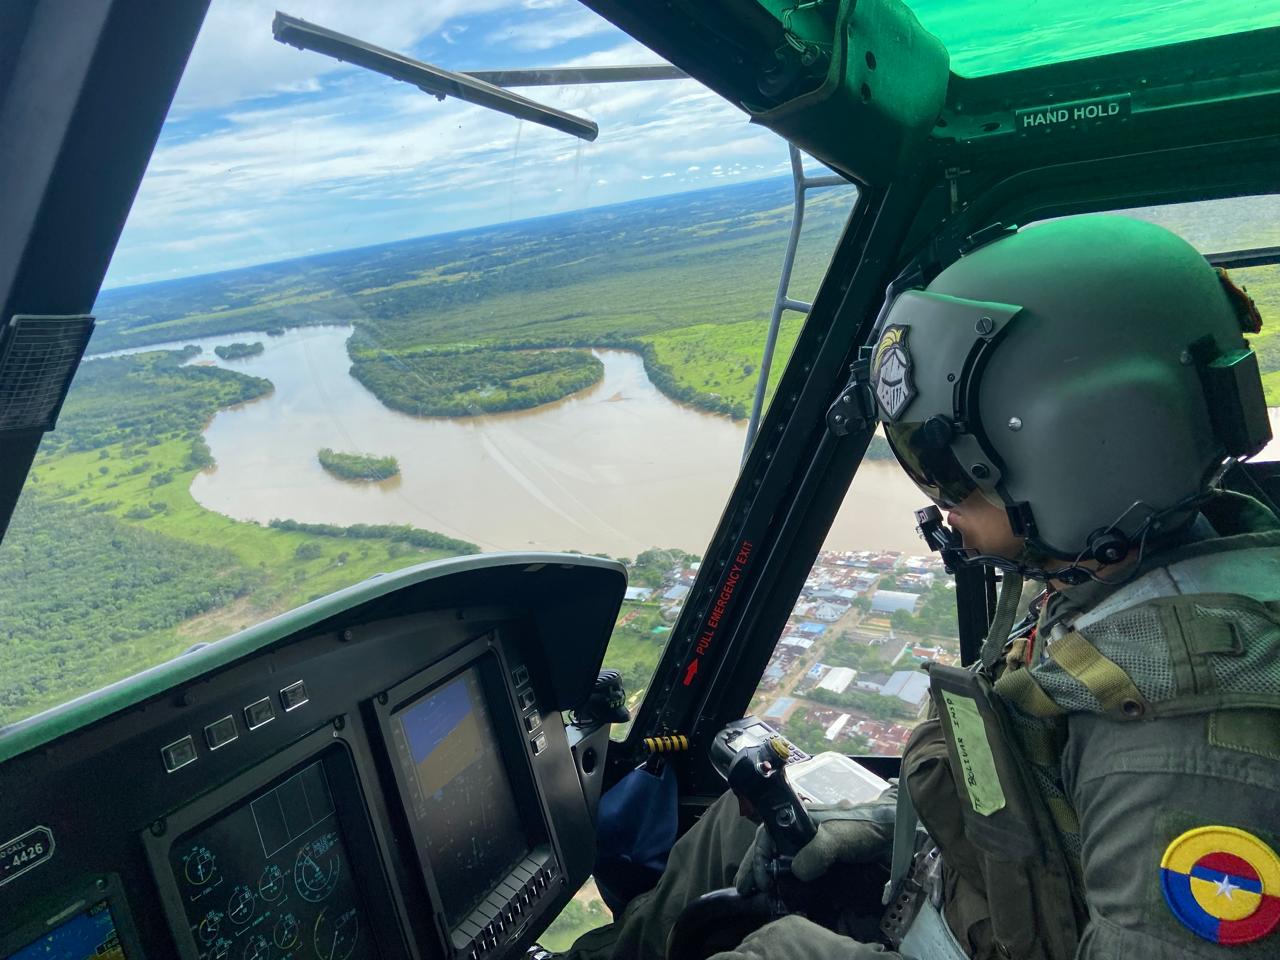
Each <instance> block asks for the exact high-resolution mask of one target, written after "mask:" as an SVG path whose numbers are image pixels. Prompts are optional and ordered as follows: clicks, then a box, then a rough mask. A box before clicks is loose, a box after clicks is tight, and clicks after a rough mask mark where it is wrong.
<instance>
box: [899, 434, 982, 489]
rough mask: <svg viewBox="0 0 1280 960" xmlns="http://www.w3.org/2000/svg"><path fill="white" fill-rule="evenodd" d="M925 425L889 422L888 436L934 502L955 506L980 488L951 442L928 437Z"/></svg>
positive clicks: (904, 465) (911, 472)
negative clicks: (937, 441) (939, 441)
mask: <svg viewBox="0 0 1280 960" xmlns="http://www.w3.org/2000/svg"><path fill="white" fill-rule="evenodd" d="M921 427H922V424H921V423H918V422H915V423H886V424H884V435H885V439H887V440H888V441H889V448H890V449H891V450H893V455H894V456H895V457H897V458H898V463H900V464H901V465H902V469H903V470H905V471H907V476H909V477H910V478H911V480H912V482H913V483H915V485H916V486H917V487H919V488H920V490H921V491H922V492H923V493H924V495H925V496H927V497H928V498H929V499H930V500H932V501H933V502H934V503H936V504H938V505H939V506H941V507H954V506H956V505H957V504H958V503H960V502H961V501H962V500H964V499H965V497H967V496H969V494H971V493H973V491H974V490H976V489H977V488H978V485H977V484H976V483H974V482H973V478H972V477H970V476H969V473H968V471H967V470H965V469H964V467H962V466H961V465H960V461H959V460H957V459H956V455H955V453H954V452H953V451H952V449H951V445H950V444H942V445H938V444H936V443H930V442H929V441H928V440H927V439H926V435H925V431H923V430H922V429H921Z"/></svg>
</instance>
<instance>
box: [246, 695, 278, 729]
mask: <svg viewBox="0 0 1280 960" xmlns="http://www.w3.org/2000/svg"><path fill="white" fill-rule="evenodd" d="M275 718H276V710H275V707H273V706H271V698H270V697H263V698H262V699H261V700H259V701H258V702H257V703H251V704H249V705H248V706H247V707H245V708H244V723H245V726H246V727H248V728H249V729H250V730H257V729H258V728H259V727H261V726H262V725H263V724H267V723H270V722H271V721H272V720H274V719H275Z"/></svg>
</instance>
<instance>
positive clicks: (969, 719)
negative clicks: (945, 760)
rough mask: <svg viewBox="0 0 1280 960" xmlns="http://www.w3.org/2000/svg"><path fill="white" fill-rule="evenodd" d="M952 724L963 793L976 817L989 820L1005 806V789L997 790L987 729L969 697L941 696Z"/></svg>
mask: <svg viewBox="0 0 1280 960" xmlns="http://www.w3.org/2000/svg"><path fill="white" fill-rule="evenodd" d="M942 700H943V702H944V703H945V704H946V706H947V717H948V719H949V720H950V721H951V735H952V736H953V737H954V738H955V743H956V753H957V754H959V756H960V768H961V771H962V772H963V773H964V786H965V791H966V792H967V793H968V794H969V804H970V806H972V807H973V810H974V812H975V813H980V814H982V816H984V817H989V816H991V815H992V814H993V813H995V812H996V811H998V810H1003V809H1004V805H1005V800H1004V788H1003V787H1001V786H1000V774H999V773H997V772H996V761H995V758H994V757H993V756H992V755H991V744H990V742H989V741H988V740H987V725H986V724H985V723H984V722H983V720H982V714H981V713H979V712H978V705H977V703H975V702H974V700H973V698H972V697H966V696H962V695H960V694H956V693H952V692H951V691H949V690H944V691H943V692H942Z"/></svg>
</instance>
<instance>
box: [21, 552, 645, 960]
mask: <svg viewBox="0 0 1280 960" xmlns="http://www.w3.org/2000/svg"><path fill="white" fill-rule="evenodd" d="M548 559H553V560H555V561H556V562H554V563H548V562H547V561H548ZM433 566H435V567H438V568H439V569H436V570H433V571H431V572H430V574H429V575H424V576H421V577H416V578H409V579H408V581H407V582H405V583H404V584H403V586H402V587H399V588H395V589H387V586H388V585H387V584H381V585H379V589H364V590H361V589H353V591H351V593H350V596H348V597H347V598H345V599H346V601H347V602H345V603H336V604H335V603H330V604H328V605H327V609H325V610H323V611H321V612H320V614H318V615H313V616H312V617H311V618H310V620H311V621H312V622H307V618H306V617H302V618H294V622H295V625H297V626H298V629H297V630H295V631H294V632H292V633H289V632H288V631H280V630H277V631H276V634H277V636H276V637H275V638H274V639H265V640H264V639H263V638H262V637H261V636H259V637H257V638H253V642H252V643H251V644H248V643H247V644H243V646H244V647H246V648H249V649H246V650H245V654H244V655H243V656H240V657H228V656H227V655H226V650H223V651H220V654H221V655H220V656H218V657H213V656H212V655H206V657H205V658H202V659H206V660H210V661H213V660H216V661H217V663H218V665H217V666H215V667H211V668H210V669H207V670H201V669H199V661H193V663H192V664H191V665H190V666H188V667H187V668H186V669H185V670H182V671H178V673H177V675H176V677H175V678H174V679H173V681H172V682H170V681H165V682H163V683H157V682H155V679H154V678H147V677H145V676H144V677H143V678H142V679H141V680H135V681H132V682H134V683H141V684H143V685H144V688H145V689H146V690H147V691H149V693H150V695H148V696H141V695H139V692H138V691H137V690H136V689H134V690H132V691H124V692H125V693H129V694H130V695H131V697H132V700H133V702H131V703H128V704H127V705H126V706H124V707H120V708H117V709H99V710H98V714H99V716H98V717H97V719H96V720H91V721H89V722H84V723H81V724H80V725H79V726H75V727H74V728H72V729H69V730H67V731H66V732H64V733H62V734H61V735H59V736H55V737H48V736H47V730H46V731H39V732H40V733H45V734H46V739H45V740H43V741H42V742H38V743H36V744H35V745H34V746H32V747H31V748H30V749H27V750H24V751H22V752H20V753H18V754H17V755H15V756H11V757H9V758H7V759H5V760H4V761H3V762H2V763H0V793H3V795H4V796H5V797H6V803H5V805H4V807H3V809H0V837H4V836H13V837H14V840H13V841H9V842H7V843H6V844H5V845H4V846H3V847H0V853H3V855H4V856H5V857H6V863H8V861H9V860H12V861H13V863H11V864H9V869H7V871H0V960H34V958H36V957H39V958H41V960H89V958H111V960H141V958H147V957H174V956H176V957H182V958H184V960H293V958H298V960H301V958H317V960H395V958H415V960H427V958H430V960H435V958H439V960H454V958H463V960H480V958H498V957H508V956H518V955H521V954H523V952H524V951H525V950H526V948H527V947H528V946H530V945H531V944H532V943H533V942H534V941H535V939H536V937H537V935H538V934H539V933H541V932H542V930H544V929H545V928H546V926H547V925H549V923H550V922H551V920H552V919H554V917H555V916H556V915H557V914H558V913H559V911H560V909H561V908H562V907H563V906H564V904H565V903H566V902H567V901H568V899H569V897H570V896H571V895H572V894H573V893H574V892H575V891H576V889H577V888H578V887H579V886H580V885H581V883H582V882H583V881H584V880H585V879H586V877H587V876H588V874H589V872H590V869H591V864H592V861H593V859H594V825H593V823H592V820H591V813H590V811H591V810H593V809H594V808H595V801H596V799H597V797H598V791H599V784H598V782H597V778H598V776H599V773H598V767H597V765H595V764H592V769H591V770H590V771H584V770H583V769H582V768H580V767H579V765H578V763H577V761H576V760H575V757H574V752H573V750H572V749H571V736H573V735H574V731H571V730H566V727H565V725H564V723H563V721H562V719H561V716H562V711H564V710H567V709H570V708H571V707H573V706H576V705H577V704H578V703H580V702H581V701H582V700H585V699H586V696H587V695H588V694H589V693H590V689H591V683H592V681H593V680H594V676H595V673H596V671H598V668H599V664H600V661H601V659H602V658H603V654H604V647H605V644H606V643H607V640H608V636H609V632H610V630H611V627H612V623H613V617H614V616H615V615H616V611H617V608H618V606H619V604H620V602H621V595H622V590H623V589H624V586H625V575H624V573H623V572H622V570H621V568H620V567H617V565H615V564H612V563H609V562H606V561H596V560H594V559H593V558H577V557H573V558H562V557H559V556H558V555H555V556H553V557H551V558H548V557H546V556H541V555H538V556H535V557H532V558H531V557H520V558H506V559H503V560H500V561H497V562H494V561H489V562H487V563H485V564H482V565H480V569H476V565H475V564H474V563H472V564H467V563H458V562H449V561H446V562H444V563H443V564H438V565H433ZM584 591H585V592H584ZM494 599H499V600H500V602H498V603H493V602H491V601H492V600H494ZM232 639H233V640H234V639H235V638H232ZM227 642H228V641H224V642H223V643H227ZM215 646H216V645H215ZM169 672H170V674H173V673H174V671H173V670H172V669H171V670H170V671H169ZM104 695H105V696H106V697H107V698H108V700H109V702H119V701H120V700H121V699H127V698H126V697H122V691H120V690H118V689H117V690H113V689H111V688H108V690H107V691H105V692H104ZM79 716H80V717H81V718H84V716H85V711H84V710H83V709H81V710H80V711H79ZM59 720H60V721H61V722H60V727H63V728H65V727H68V726H71V724H70V723H69V722H68V720H67V719H66V717H65V716H64V717H62V718H57V717H54V718H49V717H46V718H43V719H42V720H41V719H40V718H38V722H42V723H45V724H48V723H50V722H51V721H53V722H58V721H59ZM11 731H12V728H10V731H6V732H5V733H6V734H8V735H10V736H12V735H13V733H12V732H11ZM19 732H20V733H25V734H26V735H27V737H28V739H32V735H31V730H30V729H28V730H25V731H19ZM3 745H4V739H3V735H0V746H3ZM37 848H38V849H37ZM19 868H21V869H19Z"/></svg>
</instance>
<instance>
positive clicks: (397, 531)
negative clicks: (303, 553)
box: [267, 520, 480, 553]
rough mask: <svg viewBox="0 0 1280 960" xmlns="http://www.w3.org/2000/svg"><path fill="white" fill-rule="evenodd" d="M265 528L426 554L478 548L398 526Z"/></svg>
mask: <svg viewBox="0 0 1280 960" xmlns="http://www.w3.org/2000/svg"><path fill="white" fill-rule="evenodd" d="M267 526H269V527H271V529H273V530H284V531H287V532H290V533H309V534H311V535H313V536H317V537H338V538H345V539H347V540H378V539H387V540H390V541H392V542H393V543H404V544H408V545H409V546H411V547H421V548H423V549H426V550H448V551H450V552H452V553H479V552H480V548H479V547H478V546H476V545H475V544H474V543H471V542H469V541H467V540H457V539H455V538H453V537H446V536H445V535H444V534H443V533H436V532H435V531H434V530H419V529H418V528H417V527H410V526H408V525H407V524H406V525H403V526H400V525H396V524H390V523H357V524H354V525H352V526H350V527H339V526H337V525H336V524H332V523H302V522H301V521H298V520H272V521H271V522H270V523H269V524H267Z"/></svg>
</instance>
